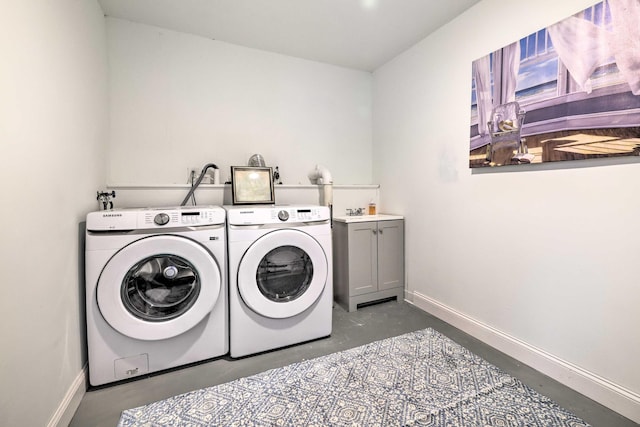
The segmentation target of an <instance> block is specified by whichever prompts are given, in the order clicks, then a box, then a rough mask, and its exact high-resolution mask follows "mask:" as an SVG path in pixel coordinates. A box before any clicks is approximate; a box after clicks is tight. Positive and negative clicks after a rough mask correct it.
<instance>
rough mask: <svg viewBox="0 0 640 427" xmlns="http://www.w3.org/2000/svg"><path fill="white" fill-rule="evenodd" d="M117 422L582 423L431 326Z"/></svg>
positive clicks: (154, 407) (133, 411)
mask: <svg viewBox="0 0 640 427" xmlns="http://www.w3.org/2000/svg"><path fill="white" fill-rule="evenodd" d="M118 425H119V426H296V427H298V426H350V427H353V426H363V427H364V426H366V427H372V426H482V427H485V426H554V427H555V426H572V427H578V426H587V425H588V424H586V423H585V422H584V421H582V420H581V419H579V418H577V417H576V416H575V415H573V414H572V413H570V412H568V411H566V410H565V409H563V408H561V407H560V406H558V405H557V404H556V403H555V402H553V401H552V400H550V399H548V398H547V397H545V396H542V395H540V394H539V393H537V392H536V391H534V390H533V389H531V388H529V387H528V386H526V385H525V384H523V383H522V382H521V381H519V380H517V379H515V378H513V377H512V376H510V375H507V374H506V373H504V372H502V371H500V370H499V369H498V368H497V367H495V366H493V365H491V364H490V363H488V362H486V361H485V360H483V359H481V358H480V357H478V356H476V355H474V354H473V353H471V352H470V351H469V350H467V349H465V348H464V347H462V346H460V345H458V344H456V343H455V342H453V341H451V340H450V339H449V338H447V337H445V336H444V335H441V334H440V333H438V332H436V331H434V330H432V329H425V330H422V331H416V332H411V333H408V334H404V335H401V336H398V337H395V338H388V339H385V340H382V341H377V342H373V343H371V344H367V345H364V346H361V347H357V348H354V349H351V350H346V351H342V352H339V353H334V354H330V355H328V356H323V357H319V358H317V359H312V360H306V361H303V362H300V363H295V364H293V365H289V366H285V367H283V368H277V369H272V370H270V371H267V372H263V373H261V374H257V375H254V376H251V377H247V378H241V379H239V380H235V381H232V382H229V383H226V384H221V385H218V386H215V387H209V388H205V389H202V390H196V391H193V392H190V393H186V394H182V395H179V396H175V397H172V398H170V399H166V400H162V401H159V402H155V403H152V404H149V405H146V406H141V407H139V408H134V409H129V410H126V411H124V412H123V413H122V416H121V418H120V422H119V424H118Z"/></svg>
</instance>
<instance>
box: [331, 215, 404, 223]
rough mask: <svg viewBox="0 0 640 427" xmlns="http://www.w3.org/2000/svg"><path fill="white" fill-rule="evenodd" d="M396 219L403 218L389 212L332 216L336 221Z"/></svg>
mask: <svg viewBox="0 0 640 427" xmlns="http://www.w3.org/2000/svg"><path fill="white" fill-rule="evenodd" d="M397 219H404V217H403V216H402V215H391V214H379V215H353V216H349V215H345V216H334V217H333V220H334V221H338V222H346V223H352V222H369V221H392V220H397Z"/></svg>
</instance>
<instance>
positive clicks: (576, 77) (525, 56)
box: [469, 0, 640, 168]
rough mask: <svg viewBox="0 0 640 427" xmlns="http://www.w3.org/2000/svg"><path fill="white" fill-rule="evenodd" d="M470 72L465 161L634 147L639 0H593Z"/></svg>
mask: <svg viewBox="0 0 640 427" xmlns="http://www.w3.org/2000/svg"><path fill="white" fill-rule="evenodd" d="M472 74H473V75H472V79H471V80H472V90H471V129H470V137H471V142H470V155H469V166H470V167H472V168H475V167H491V166H504V165H519V164H530V163H547V162H555V161H563V160H583V159H592V158H602V157H620V156H638V155H640V0H605V1H603V2H600V3H597V4H595V5H594V6H591V7H589V8H587V9H585V10H583V11H581V12H579V13H577V14H575V15H573V16H570V17H568V18H566V19H564V20H562V21H560V22H557V23H555V24H553V25H550V26H548V27H546V28H543V29H541V30H539V31H537V32H535V33H533V34H530V35H528V36H526V37H523V38H522V39H520V40H518V41H516V42H514V43H512V44H510V45H508V46H504V47H503V48H501V49H498V50H495V51H493V52H491V53H489V54H488V55H486V56H484V57H482V58H479V59H477V60H476V61H473V64H472Z"/></svg>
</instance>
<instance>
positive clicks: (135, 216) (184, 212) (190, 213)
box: [87, 206, 226, 231]
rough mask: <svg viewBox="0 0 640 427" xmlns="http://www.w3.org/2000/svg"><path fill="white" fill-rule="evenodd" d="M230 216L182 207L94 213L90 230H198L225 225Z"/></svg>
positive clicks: (215, 209)
mask: <svg viewBox="0 0 640 427" xmlns="http://www.w3.org/2000/svg"><path fill="white" fill-rule="evenodd" d="M225 218H226V213H225V211H224V209H222V208H220V207H217V206H209V207H206V206H203V207H199V206H188V207H187V206H180V207H170V208H146V209H114V210H110V211H98V212H90V213H89V214H88V215H87V230H89V231H117V230H141V229H149V228H169V227H197V226H204V225H216V224H224V223H225Z"/></svg>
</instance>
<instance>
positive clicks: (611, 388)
mask: <svg viewBox="0 0 640 427" xmlns="http://www.w3.org/2000/svg"><path fill="white" fill-rule="evenodd" d="M412 294H413V298H412V300H413V304H414V305H415V306H416V307H419V308H421V309H422V310H424V311H426V312H428V313H430V314H432V315H434V316H436V317H438V318H440V319H442V320H444V321H445V322H447V323H449V324H451V325H453V326H455V327H456V328H458V329H460V330H462V331H464V332H466V333H468V334H469V335H471V336H473V337H475V338H477V339H479V340H480V341H482V342H484V343H486V344H488V345H490V346H491V347H493V348H496V349H498V350H500V351H502V352H503V353H506V354H508V355H509V356H511V357H513V358H515V359H516V360H519V361H520V362H523V363H525V364H527V365H529V366H531V367H532V368H534V369H536V370H537V371H540V372H542V373H543V374H545V375H548V376H549V377H551V378H553V379H555V380H556V381H558V382H560V383H562V384H564V385H566V386H567V387H570V388H572V389H573V390H576V391H577V392H579V393H581V394H584V395H585V396H587V397H589V398H590V399H593V400H595V401H596V402H598V403H600V404H602V405H604V406H606V407H607V408H610V409H612V410H613V411H615V412H618V413H619V414H622V415H623V416H625V417H627V418H629V419H631V420H633V421H635V422H637V423H640V395H639V394H638V393H635V392H633V391H631V390H629V389H627V388H625V387H622V386H620V385H619V384H615V383H613V382H611V381H609V380H607V379H605V378H602V377H600V376H599V375H597V374H594V373H593V372H589V371H587V370H585V369H582V368H580V367H579V366H576V365H573V364H572V363H570V362H567V361H565V360H562V359H560V358H558V357H556V356H554V355H552V354H549V353H547V352H545V351H544V350H541V349H539V348H536V347H534V346H532V345H530V344H527V343H526V342H524V341H521V340H519V339H517V338H515V337H512V336H510V335H507V334H505V333H503V332H501V331H499V330H497V329H495V328H493V327H491V326H489V325H486V324H484V323H481V322H479V321H477V320H475V319H473V318H471V317H469V316H467V315H466V314H464V313H461V312H459V311H457V310H455V309H453V308H451V307H449V306H447V305H445V304H442V303H440V302H438V301H436V300H434V299H432V298H430V297H428V296H426V295H422V294H420V293H419V292H412Z"/></svg>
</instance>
